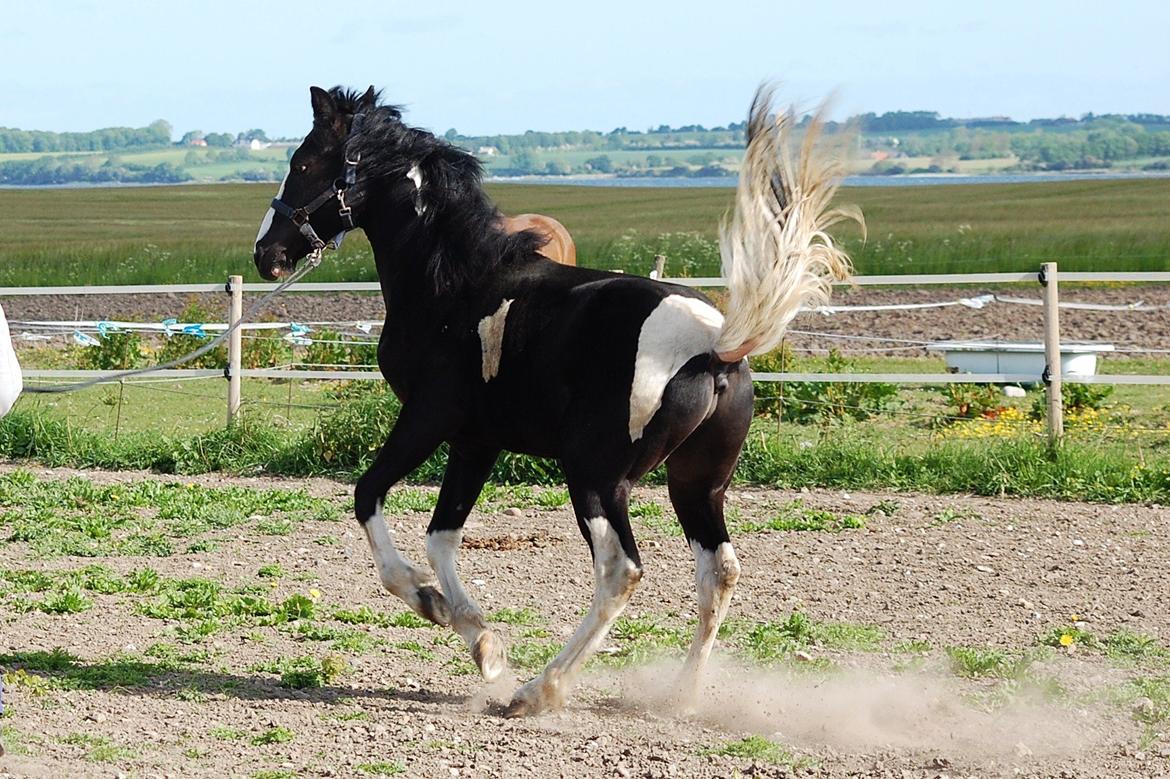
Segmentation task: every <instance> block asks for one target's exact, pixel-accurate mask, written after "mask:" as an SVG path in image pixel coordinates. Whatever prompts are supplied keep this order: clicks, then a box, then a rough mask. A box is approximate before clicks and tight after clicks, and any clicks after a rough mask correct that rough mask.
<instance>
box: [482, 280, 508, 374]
mask: <svg viewBox="0 0 1170 779" xmlns="http://www.w3.org/2000/svg"><path fill="white" fill-rule="evenodd" d="M512 302H513V301H512V300H510V299H505V300H504V301H503V302H501V303H500V307H499V308H497V309H496V313H494V314H491V315H490V316H485V317H484V318H483V319H481V320H479V328H478V329H479V344H480V349H481V350H482V352H483V380H484V381H485V382H488V381H491V380H492V379H494V378H495V377H496V374H497V373H499V372H500V356H501V355H502V354H503V351H504V322H505V320H506V319H507V318H508V309H509V308H511V307H512Z"/></svg>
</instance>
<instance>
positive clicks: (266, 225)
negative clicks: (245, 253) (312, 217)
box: [253, 173, 288, 246]
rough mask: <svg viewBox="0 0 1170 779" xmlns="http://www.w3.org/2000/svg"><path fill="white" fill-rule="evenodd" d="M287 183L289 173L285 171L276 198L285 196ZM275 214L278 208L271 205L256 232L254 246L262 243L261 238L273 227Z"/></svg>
mask: <svg viewBox="0 0 1170 779" xmlns="http://www.w3.org/2000/svg"><path fill="white" fill-rule="evenodd" d="M287 183H288V174H287V173H285V174H284V179H283V180H282V181H281V182H280V189H278V190H276V198H275V199H276V200H280V199H281V198H282V197H284V185H285V184H287ZM275 216H276V210H275V209H274V208H273V207H272V206H269V207H268V213H267V214H265V215H264V219H263V220H262V221H261V222H260V232H258V233H256V242H255V243H254V244H253V246H259V245H260V239H261V238H263V237H264V234H265V233H267V232H268V230H269V229H270V228H271V227H272V220H273V218H274V217H275Z"/></svg>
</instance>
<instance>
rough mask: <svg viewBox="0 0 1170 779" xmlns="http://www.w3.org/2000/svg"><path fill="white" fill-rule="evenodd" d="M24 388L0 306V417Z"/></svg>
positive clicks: (6, 323)
mask: <svg viewBox="0 0 1170 779" xmlns="http://www.w3.org/2000/svg"><path fill="white" fill-rule="evenodd" d="M23 389H24V376H23V374H21V372H20V363H19V362H17V361H16V350H15V349H14V348H13V347H12V338H11V337H10V336H9V333H8V320H7V319H6V318H5V317H4V308H3V307H2V306H0V417H2V416H4V415H5V414H7V413H8V411H9V410H10V409H11V408H12V405H13V404H14V403H16V399H17V397H19V396H20V392H21V390H23Z"/></svg>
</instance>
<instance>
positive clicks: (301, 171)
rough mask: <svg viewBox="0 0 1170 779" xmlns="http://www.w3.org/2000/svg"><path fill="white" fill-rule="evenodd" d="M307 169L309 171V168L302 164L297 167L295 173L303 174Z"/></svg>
mask: <svg viewBox="0 0 1170 779" xmlns="http://www.w3.org/2000/svg"><path fill="white" fill-rule="evenodd" d="M308 169H309V166H308V165H305V164H304V163H302V164H300V165H297V173H304V172H305V171H306V170H308Z"/></svg>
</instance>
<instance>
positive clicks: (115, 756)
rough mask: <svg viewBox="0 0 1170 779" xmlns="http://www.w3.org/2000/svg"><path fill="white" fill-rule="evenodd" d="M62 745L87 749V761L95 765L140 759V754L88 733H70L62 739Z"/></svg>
mask: <svg viewBox="0 0 1170 779" xmlns="http://www.w3.org/2000/svg"><path fill="white" fill-rule="evenodd" d="M61 743H63V744H71V745H73V746H80V747H85V748H86V752H85V759H86V760H89V761H91V762H94V763H121V762H125V761H127V760H133V759H135V758H136V757H138V753H137V752H136V751H134V750H133V749H130V748H129V747H124V746H119V745H118V744H114V743H113V742H111V741H110V740H109V739H108V738H105V737H104V736H92V735H90V734H88V733H70V734H69V735H67V736H65V737H64V738H63V739H61Z"/></svg>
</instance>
